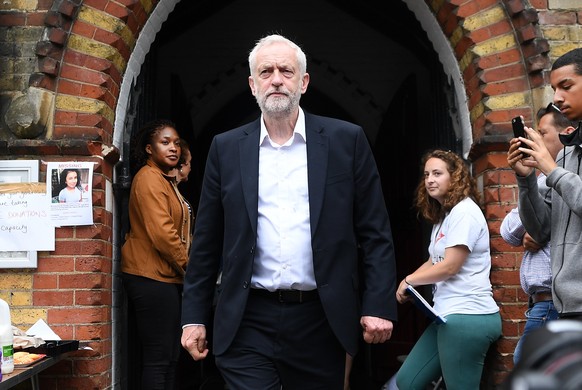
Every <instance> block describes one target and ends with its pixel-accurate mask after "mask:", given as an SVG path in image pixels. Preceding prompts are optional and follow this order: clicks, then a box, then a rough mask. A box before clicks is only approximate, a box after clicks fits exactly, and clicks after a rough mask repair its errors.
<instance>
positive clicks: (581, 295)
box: [507, 48, 582, 319]
mask: <svg viewBox="0 0 582 390" xmlns="http://www.w3.org/2000/svg"><path fill="white" fill-rule="evenodd" d="M550 82H551V85H552V89H553V90H554V99H553V100H554V103H555V105H556V106H557V107H558V108H559V110H560V111H561V112H562V114H564V115H565V116H566V117H568V119H569V120H571V121H582V48H578V49H574V50H571V51H569V52H567V53H566V54H564V55H562V56H561V57H559V58H558V59H557V60H556V61H555V62H554V64H553V65H552V69H551V73H550ZM580 127H581V126H580V125H578V128H577V129H576V130H574V131H573V132H571V133H570V134H567V135H566V134H560V135H559V137H560V141H561V143H562V144H563V145H564V149H563V151H561V152H560V154H559V155H558V159H559V163H558V162H556V160H555V159H554V158H553V157H552V155H551V153H550V151H549V150H548V148H547V147H546V145H545V144H544V140H543V137H542V135H541V134H539V133H537V132H536V131H534V130H533V129H531V128H528V127H526V129H525V131H526V133H527V136H528V138H523V137H519V138H514V139H512V140H511V141H510V146H509V150H508V152H507V162H508V164H509V166H510V167H511V168H512V169H513V170H514V171H515V174H516V178H517V184H518V188H519V216H520V218H521V220H522V222H523V225H524V226H525V229H526V231H527V232H528V233H529V234H530V235H531V236H532V238H533V239H534V240H535V241H536V242H546V241H550V243H551V247H552V251H551V254H550V255H551V265H552V274H553V276H552V277H553V281H552V297H553V301H554V305H555V306H556V309H557V310H558V313H559V317H560V318H575V319H582V283H580V280H582V266H580V264H581V262H580V259H581V258H582V176H581V173H582V170H581V165H582V164H581V161H582V148H581V147H580V146H581V145H582V131H581V129H580ZM523 144H527V145H528V146H529V147H530V148H531V149H528V148H524V147H523ZM522 154H523V155H524V156H526V158H523V156H522ZM536 170H539V171H541V172H542V173H543V174H544V175H546V177H547V179H546V185H547V186H548V187H549V188H550V189H551V201H547V199H546V198H545V197H544V196H542V195H541V194H540V191H539V187H538V183H537V176H536V174H535V171H536Z"/></svg>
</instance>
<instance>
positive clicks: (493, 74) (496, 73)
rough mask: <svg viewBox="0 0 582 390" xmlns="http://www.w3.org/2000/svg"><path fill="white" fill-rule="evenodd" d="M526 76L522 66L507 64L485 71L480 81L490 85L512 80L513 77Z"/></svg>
mask: <svg viewBox="0 0 582 390" xmlns="http://www.w3.org/2000/svg"><path fill="white" fill-rule="evenodd" d="M524 75H526V71H525V67H524V66H523V64H508V65H502V66H500V67H497V68H492V69H485V70H484V71H483V73H482V74H481V77H480V79H481V81H483V82H484V83H490V82H495V81H501V80H507V79H512V78H514V77H519V76H524Z"/></svg>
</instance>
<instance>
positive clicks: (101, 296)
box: [75, 289, 111, 306]
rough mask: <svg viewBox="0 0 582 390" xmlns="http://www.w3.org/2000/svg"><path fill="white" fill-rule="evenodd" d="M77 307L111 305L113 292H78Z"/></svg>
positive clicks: (76, 297) (76, 296)
mask: <svg viewBox="0 0 582 390" xmlns="http://www.w3.org/2000/svg"><path fill="white" fill-rule="evenodd" d="M75 305H76V306H102V305H111V292H109V291H103V290H94V289H93V290H77V291H76V293H75Z"/></svg>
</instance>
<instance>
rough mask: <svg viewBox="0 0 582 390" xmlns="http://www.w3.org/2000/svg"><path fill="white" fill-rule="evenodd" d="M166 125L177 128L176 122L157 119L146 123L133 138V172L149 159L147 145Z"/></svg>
mask: <svg viewBox="0 0 582 390" xmlns="http://www.w3.org/2000/svg"><path fill="white" fill-rule="evenodd" d="M166 127H171V128H173V129H175V128H176V125H175V124H174V122H172V121H170V120H168V119H157V120H154V121H151V122H148V123H146V124H145V125H144V126H142V127H141V129H140V130H139V132H138V134H137V136H136V137H134V139H133V141H134V142H133V146H132V149H131V150H132V152H131V155H132V159H131V160H132V161H131V162H132V164H131V165H132V168H133V169H132V172H133V173H134V174H135V173H136V172H137V171H139V169H140V168H141V167H143V166H144V165H145V164H146V162H147V160H148V154H147V153H146V150H145V149H146V145H148V144H151V143H152V141H153V139H154V136H155V135H156V134H157V133H159V132H160V131H161V130H162V129H164V128H166Z"/></svg>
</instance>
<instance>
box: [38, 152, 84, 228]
mask: <svg viewBox="0 0 582 390" xmlns="http://www.w3.org/2000/svg"><path fill="white" fill-rule="evenodd" d="M46 191H47V195H48V196H49V197H50V199H51V202H50V216H51V223H52V224H53V225H54V226H78V225H92V224H93V198H92V193H93V163H92V162H75V161H72V162H49V163H48V164H47V173H46Z"/></svg>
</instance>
